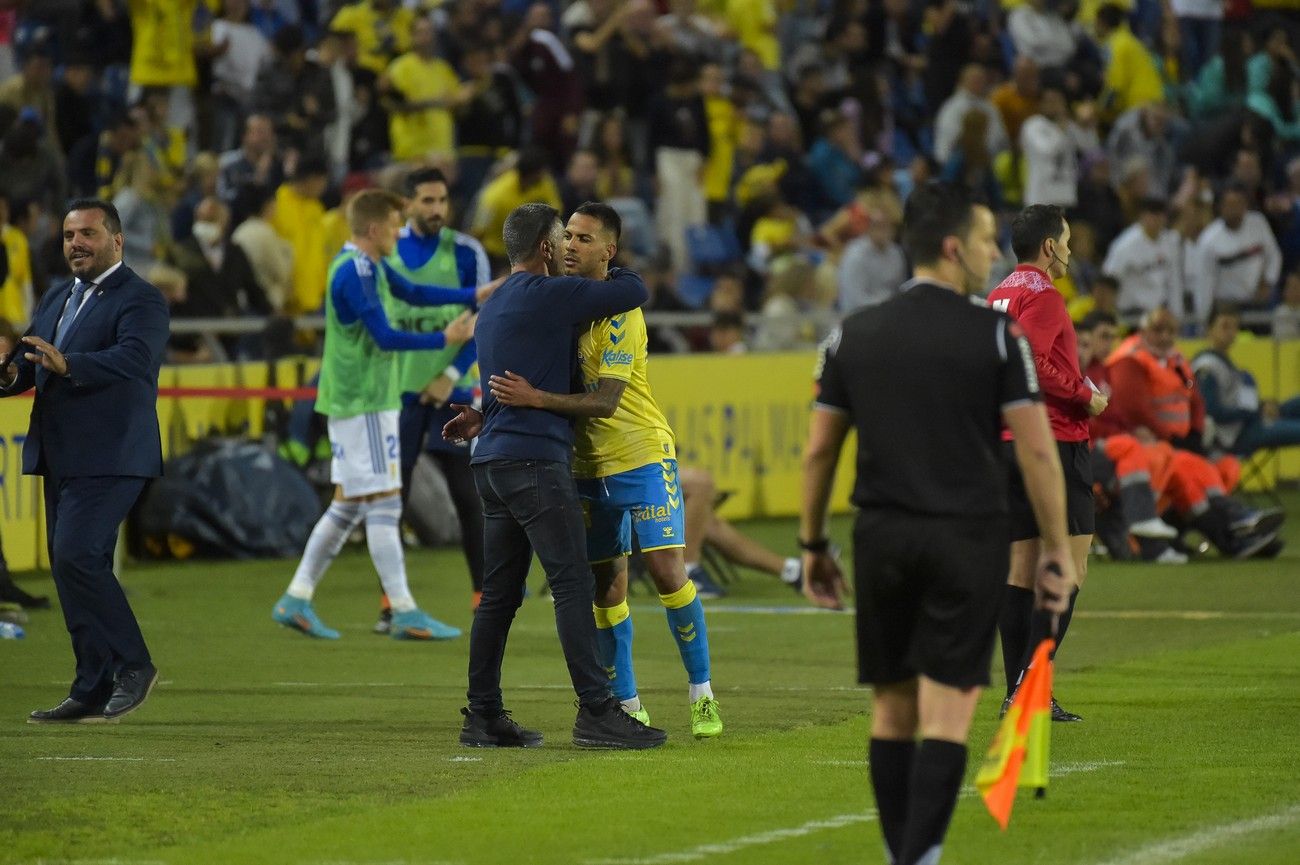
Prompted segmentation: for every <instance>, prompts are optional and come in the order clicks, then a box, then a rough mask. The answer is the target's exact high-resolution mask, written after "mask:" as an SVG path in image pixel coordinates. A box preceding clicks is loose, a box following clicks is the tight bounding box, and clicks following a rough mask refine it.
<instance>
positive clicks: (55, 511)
mask: <svg viewBox="0 0 1300 865" xmlns="http://www.w3.org/2000/svg"><path fill="white" fill-rule="evenodd" d="M63 255H64V257H65V258H66V259H67V261H68V266H69V267H70V268H71V270H72V274H73V277H74V279H73V280H72V282H71V283H69V284H68V285H65V286H62V287H60V288H55V289H51V290H50V291H48V292H46V294H45V296H44V297H43V298H41V303H40V306H39V307H37V309H36V314H35V315H34V316H33V317H32V324H31V327H30V328H28V330H27V334H26V335H25V336H24V337H23V339H22V342H23V344H22V345H21V346H20V347H19V354H18V355H17V356H16V358H15V360H14V362H13V363H11V364H9V365H8V367H6V368H3V369H0V396H13V395H14V394H18V393H22V392H23V391H26V390H28V389H29V388H32V387H35V388H36V399H35V400H34V401H33V403H32V420H31V427H30V430H29V432H28V433H27V441H26V442H25V443H24V444H23V472H24V473H26V474H35V475H44V477H45V531H46V534H47V535H48V543H49V552H50V568H51V570H52V571H53V573H54V584H55V586H56V587H57V588H58V590H59V602H60V604H61V605H62V607H63V618H64V620H65V621H66V622H67V626H68V633H69V634H71V635H72V650H73V653H74V654H75V655H76V658H77V674H76V678H75V679H74V680H73V683H72V688H71V691H70V693H69V696H68V698H67V699H66V700H64V701H63V702H62V703H60V704H59V705H58V706H55V707H54V708H53V709H48V710H43V711H36V712H32V714H31V716H30V717H29V719H28V720H29V721H30V722H31V723H34V724H56V723H64V724H67V723H83V724H84V723H94V722H103V721H106V720H108V721H113V720H116V719H118V718H120V717H121V716H123V715H125V714H126V713H127V712H130V711H132V710H133V709H135V708H137V707H138V706H139V705H140V704H141V703H143V702H144V699H145V697H147V696H148V695H149V690H150V689H151V688H152V687H153V684H154V682H155V681H157V678H158V670H157V669H156V668H155V667H154V665H153V662H152V660H151V659H150V657H149V649H148V648H147V647H146V646H145V642H144V637H143V635H142V634H141V633H140V626H139V624H137V623H136V620H135V615H134V614H133V613H132V612H131V606H130V604H128V603H127V600H126V596H125V595H124V594H123V593H122V587H121V586H120V585H118V582H117V578H116V577H114V576H113V548H114V546H115V544H116V542H117V530H118V527H119V526H120V525H121V524H122V521H123V520H124V519H126V515H127V512H128V511H130V510H131V506H132V505H133V504H135V500H136V499H137V498H139V496H140V493H141V491H143V490H144V485H145V481H146V479H148V478H152V477H158V476H159V475H160V474H162V447H161V439H160V436H159V432H158V408H157V403H158V369H159V367H160V366H161V365H162V359H163V351H164V348H165V346H166V344H167V334H168V327H169V321H168V315H167V303H166V301H165V300H163V296H162V294H161V293H160V292H159V291H158V289H156V288H154V287H153V286H152V285H150V284H149V283H148V282H146V281H145V280H143V279H141V278H140V277H139V276H137V275H136V273H135V271H133V270H131V268H129V267H127V266H126V265H125V264H123V263H122V221H121V218H120V217H119V216H118V214H117V209H116V208H114V207H113V205H112V204H109V203H108V202H106V201H97V200H94V199H82V200H79V201H74V202H72V204H71V205H69V208H68V213H67V215H66V216H64V218H63Z"/></svg>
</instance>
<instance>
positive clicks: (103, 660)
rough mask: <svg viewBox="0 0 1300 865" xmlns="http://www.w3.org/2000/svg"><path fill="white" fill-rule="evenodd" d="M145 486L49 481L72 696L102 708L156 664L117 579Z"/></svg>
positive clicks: (122, 480)
mask: <svg viewBox="0 0 1300 865" xmlns="http://www.w3.org/2000/svg"><path fill="white" fill-rule="evenodd" d="M144 485H145V479H144V478H137V477H120V476H118V477H75V478H53V477H47V478H46V479H45V522H46V532H47V535H48V543H49V553H50V564H51V568H52V570H53V571H54V585H55V587H56V588H57V589H58V592H59V603H60V605H61V606H62V607H63V619H64V622H65V623H66V624H67V627H68V633H69V634H70V635H71V636H72V651H73V653H74V654H75V656H76V660H77V677H76V679H75V680H74V681H73V683H72V690H71V692H70V693H69V696H70V697H72V699H74V700H78V701H80V702H82V703H91V704H96V703H103V702H105V701H107V700H108V698H109V696H111V695H112V693H113V680H114V677H115V676H116V675H117V674H118V673H119V672H120V671H121V670H123V669H124V668H132V669H133V668H137V667H142V666H144V665H146V664H148V663H150V659H149V649H148V647H147V646H145V643H144V635H143V634H141V633H140V625H139V623H137V622H136V620H135V614H134V613H133V612H131V605H130V604H129V603H127V600H126V595H125V593H123V591H122V586H121V585H120V584H119V583H118V581H117V577H116V576H114V574H113V549H114V547H115V546H116V544H117V530H118V527H119V526H121V525H122V521H123V520H125V519H126V516H127V514H128V513H129V512H130V510H131V506H132V505H134V504H135V501H136V499H138V498H139V497H140V493H141V492H143V491H144Z"/></svg>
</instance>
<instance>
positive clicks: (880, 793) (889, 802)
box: [867, 737, 916, 862]
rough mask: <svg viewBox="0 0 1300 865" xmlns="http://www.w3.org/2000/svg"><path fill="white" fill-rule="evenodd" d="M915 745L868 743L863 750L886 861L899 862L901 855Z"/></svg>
mask: <svg viewBox="0 0 1300 865" xmlns="http://www.w3.org/2000/svg"><path fill="white" fill-rule="evenodd" d="M915 757H916V742H915V741H913V740H912V739H908V740H907V741H905V742H899V741H895V740H891V739H877V738H874V737H873V738H872V739H871V745H870V747H869V748H868V750H867V763H868V766H867V768H868V769H869V770H870V771H871V788H872V789H873V790H874V791H875V793H876V813H877V814H878V815H879V817H880V831H881V833H883V834H884V836H885V846H886V847H887V848H889V861H891V862H899V861H900V859H899V856H900V854H901V853H902V852H903V833H904V831H905V830H906V829H907V799H908V793H907V791H908V788H909V787H910V786H911V781H912V763H913V761H914V759H915Z"/></svg>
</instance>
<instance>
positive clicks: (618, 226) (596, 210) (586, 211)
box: [573, 201, 623, 243]
mask: <svg viewBox="0 0 1300 865" xmlns="http://www.w3.org/2000/svg"><path fill="white" fill-rule="evenodd" d="M573 212H574V214H579V213H581V214H582V215H583V216H590V217H591V218H592V219H594V220H596V221H597V222H599V223H600V227H601V228H603V229H605V230H606V231H608V232H609V233H610V234H612V235H614V242H615V243H618V240H619V238H620V237H622V236H623V217H621V216H619V215H618V211H617V210H615V209H614V208H612V207H610V206H609V205H608V204H605V203H603V202H600V201H584V202H583V203H582V204H579V205H578V206H577V207H575V208H574V209H573Z"/></svg>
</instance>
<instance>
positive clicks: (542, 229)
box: [501, 202, 560, 267]
mask: <svg viewBox="0 0 1300 865" xmlns="http://www.w3.org/2000/svg"><path fill="white" fill-rule="evenodd" d="M559 218H560V214H559V213H558V212H557V211H556V209H555V208H554V207H551V206H550V205H549V204H542V203H540V202H532V203H531V204H521V205H519V206H518V207H516V208H515V209H514V210H512V211H510V215H509V216H507V217H506V224H505V225H504V226H503V227H502V229H501V237H502V239H503V240H505V242H506V258H508V259H509V260H510V265H511V266H512V267H513V266H514V265H516V264H520V263H521V262H525V261H528V259H530V258H532V257H533V255H535V254H536V253H537V246H538V244H540V243H541V242H542V241H543V240H545V239H546V237H547V236H548V235H549V234H550V233H551V230H552V229H553V228H554V227H555V223H556V222H557V221H558V220H559Z"/></svg>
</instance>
